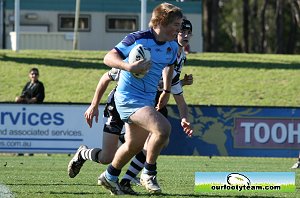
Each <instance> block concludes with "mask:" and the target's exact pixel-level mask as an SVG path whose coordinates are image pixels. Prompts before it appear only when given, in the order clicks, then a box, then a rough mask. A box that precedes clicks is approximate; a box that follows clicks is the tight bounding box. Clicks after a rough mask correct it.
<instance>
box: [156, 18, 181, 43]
mask: <svg viewBox="0 0 300 198" xmlns="http://www.w3.org/2000/svg"><path fill="white" fill-rule="evenodd" d="M181 23H182V18H177V19H176V20H174V21H173V22H171V23H169V24H168V25H166V26H164V27H161V30H162V32H163V34H164V38H165V41H173V40H175V39H176V38H177V35H178V32H179V31H180V28H181Z"/></svg>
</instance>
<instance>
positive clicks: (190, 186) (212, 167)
mask: <svg viewBox="0 0 300 198" xmlns="http://www.w3.org/2000/svg"><path fill="white" fill-rule="evenodd" d="M0 157H1V162H0V171H1V174H0V184H1V185H2V186H3V185H5V186H6V187H7V188H8V189H9V190H10V191H11V192H12V193H13V194H14V195H15V196H16V197H108V196H109V192H108V191H107V190H105V189H104V188H102V187H100V186H97V177H98V176H99V175H100V174H101V173H102V172H103V171H104V170H105V168H106V166H105V165H99V164H96V163H94V162H90V161H89V162H86V163H85V164H84V166H83V168H82V170H81V172H80V174H79V175H78V176H77V177H75V178H73V179H71V178H69V177H68V175H67V165H68V162H69V160H70V159H71V157H70V156H67V155H66V154H65V155H63V154H53V155H51V156H46V155H43V154H36V155H35V156H32V157H30V156H23V157H20V156H9V155H6V156H5V155H1V156H0ZM293 163H294V159H290V158H254V157H253V158H246V157H212V158H209V157H199V156H161V157H160V158H159V160H158V171H159V173H158V181H159V183H160V185H161V187H162V189H163V196H151V197H236V196H238V197H297V194H298V193H299V188H300V183H299V180H298V178H299V173H300V172H299V170H296V192H293V193H278V192H268V193H263V192H251V193H249V192H247V193H236V192H222V193H220V192H219V193H196V192H194V182H195V181H194V179H195V178H194V177H195V176H194V175H195V172H252V171H257V172H265V171H266V172H273V171H278V172H289V171H291V169H289V168H290V166H291V165H292V164H293ZM124 171H125V169H124V170H123V172H122V174H121V175H123V173H124ZM133 188H134V189H135V190H136V191H138V192H139V193H140V195H139V196H138V197H149V194H148V192H146V191H145V190H144V188H143V187H139V186H134V187H133ZM126 197H130V196H126Z"/></svg>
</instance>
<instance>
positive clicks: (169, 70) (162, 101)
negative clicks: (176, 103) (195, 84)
mask: <svg viewBox="0 0 300 198" xmlns="http://www.w3.org/2000/svg"><path fill="white" fill-rule="evenodd" d="M173 71H174V65H169V66H168V67H165V68H164V70H163V72H162V76H163V92H162V93H161V95H160V97H159V100H158V103H157V106H156V110H160V109H161V108H163V107H164V106H166V105H167V103H168V101H169V98H170V93H171V83H172V77H173Z"/></svg>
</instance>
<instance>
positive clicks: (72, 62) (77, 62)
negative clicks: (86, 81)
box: [0, 55, 108, 69]
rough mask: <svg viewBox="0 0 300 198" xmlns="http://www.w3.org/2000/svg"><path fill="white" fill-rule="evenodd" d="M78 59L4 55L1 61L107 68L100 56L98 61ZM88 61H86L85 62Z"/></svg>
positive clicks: (78, 67)
mask: <svg viewBox="0 0 300 198" xmlns="http://www.w3.org/2000/svg"><path fill="white" fill-rule="evenodd" d="M76 59H77V60H63V59H55V58H26V57H9V56H5V55H4V56H2V58H0V60H1V61H3V62H5V61H7V62H16V63H19V64H29V65H45V66H55V67H69V68H76V69H80V68H84V69H107V68H108V66H106V65H105V64H104V63H103V59H102V58H99V59H97V60H95V59H94V61H97V62H88V61H89V60H90V59H85V58H81V59H79V58H76ZM85 61H86V62H85Z"/></svg>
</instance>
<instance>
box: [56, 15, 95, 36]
mask: <svg viewBox="0 0 300 198" xmlns="http://www.w3.org/2000/svg"><path fill="white" fill-rule="evenodd" d="M74 25H75V15H74V14H59V15H58V31H63V32H71V31H74ZM78 31H80V32H90V31H91V16H90V15H80V17H79V21H78Z"/></svg>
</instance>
